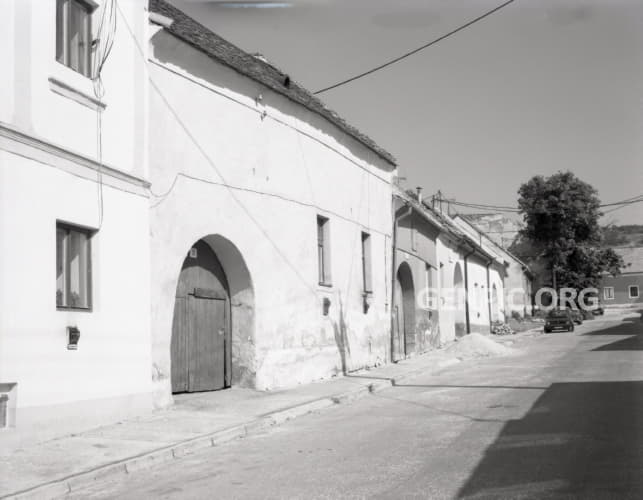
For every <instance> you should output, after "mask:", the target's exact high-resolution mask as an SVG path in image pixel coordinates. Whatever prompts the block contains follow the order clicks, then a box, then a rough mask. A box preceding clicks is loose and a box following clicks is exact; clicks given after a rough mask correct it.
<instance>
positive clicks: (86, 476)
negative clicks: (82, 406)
mask: <svg viewBox="0 0 643 500" xmlns="http://www.w3.org/2000/svg"><path fill="white" fill-rule="evenodd" d="M452 364H455V361H454V360H449V359H447V360H445V361H443V362H438V363H437V365H436V366H433V367H432V368H431V370H430V371H431V372H432V371H434V370H436V369H442V368H445V367H447V366H450V365H452ZM426 372H427V369H426V368H424V369H416V370H410V371H408V372H406V373H402V374H400V375H397V376H393V377H390V378H386V379H383V380H378V381H376V382H372V383H370V384H368V385H363V386H358V387H357V388H356V389H354V390H350V391H346V392H343V393H340V394H338V395H335V396H329V397H324V398H320V399H316V400H313V401H309V402H306V403H302V404H300V405H296V406H293V407H291V408H286V409H283V410H277V411H275V412H273V413H268V414H266V415H263V416H260V417H258V418H257V419H255V420H252V421H249V422H246V423H243V424H239V425H236V426H234V427H229V428H227V429H223V430H219V431H216V432H213V433H210V434H205V435H203V436H199V437H197V438H192V439H189V440H186V441H181V442H179V443H175V444H173V445H170V446H167V447H165V448H160V449H156V450H153V451H150V452H148V453H144V454H142V455H138V456H135V457H129V458H125V459H122V460H119V461H116V462H111V463H108V464H105V465H101V466H98V467H96V468H95V469H92V470H90V471H84V472H79V473H76V474H72V475H70V476H68V477H66V478H63V479H59V480H54V481H52V482H49V483H46V484H42V485H39V486H35V487H33V488H29V489H27V490H22V491H19V492H15V493H9V494H8V495H5V496H2V497H0V498H2V499H5V500H9V499H12V500H32V499H34V500H35V499H38V500H43V499H57V498H61V497H64V496H65V495H67V494H69V493H72V492H75V491H78V490H80V489H83V488H86V487H88V486H91V485H93V484H94V483H96V482H97V481H102V480H105V479H113V478H116V477H118V476H120V475H128V474H132V473H134V472H136V471H139V470H144V469H149V468H151V467H155V466H157V465H160V464H163V463H168V462H171V461H172V460H176V459H179V458H182V457H185V456H188V455H191V454H194V453H196V452H198V451H200V450H204V449H207V448H210V447H214V446H218V445H222V444H225V443H228V442H230V441H234V440H235V439H242V438H244V437H247V436H251V435H254V434H258V433H260V432H262V431H265V430H266V429H269V428H271V427H274V426H278V425H281V424H283V423H284V422H287V421H288V420H293V419H295V418H298V417H301V416H304V415H307V414H309V413H312V412H315V411H320V410H324V409H327V408H331V407H333V406H336V405H338V404H347V403H352V402H354V401H357V400H359V399H362V398H364V397H366V396H368V395H369V394H371V393H375V392H379V391H381V390H384V389H388V388H390V387H394V386H395V385H397V384H398V383H399V382H402V381H403V380H406V379H409V378H413V377H416V376H418V375H421V374H423V373H426Z"/></svg>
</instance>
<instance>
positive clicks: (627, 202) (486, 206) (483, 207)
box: [442, 194, 643, 212]
mask: <svg viewBox="0 0 643 500" xmlns="http://www.w3.org/2000/svg"><path fill="white" fill-rule="evenodd" d="M442 200H443V201H445V202H447V203H450V204H452V205H457V206H462V207H467V208H475V209H479V210H497V211H498V212H520V208H519V207H508V206H503V205H490V204H485V203H467V202H462V201H456V200H449V199H445V198H443V199H442ZM641 202H643V194H640V195H638V196H633V197H632V198H627V199H625V200H620V201H615V202H612V203H603V204H601V205H599V208H603V207H618V208H623V207H625V206H627V205H632V204H634V203H641Z"/></svg>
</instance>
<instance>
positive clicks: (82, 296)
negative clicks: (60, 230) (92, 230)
mask: <svg viewBox="0 0 643 500" xmlns="http://www.w3.org/2000/svg"><path fill="white" fill-rule="evenodd" d="M68 239H69V244H68V253H69V256H68V259H69V278H68V279H69V297H68V301H67V302H68V303H67V305H68V306H69V307H83V308H86V307H89V300H88V293H87V292H88V279H87V274H88V273H87V269H88V268H87V264H88V251H87V250H88V248H87V247H88V244H87V235H86V234H84V233H80V232H77V231H70V233H69V236H68Z"/></svg>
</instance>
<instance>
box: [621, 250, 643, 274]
mask: <svg viewBox="0 0 643 500" xmlns="http://www.w3.org/2000/svg"><path fill="white" fill-rule="evenodd" d="M614 251H615V252H616V253H617V254H619V255H620V256H621V257H623V262H625V265H626V266H627V267H625V268H624V269H622V272H624V273H641V272H643V247H616V248H614ZM628 264H629V265H628Z"/></svg>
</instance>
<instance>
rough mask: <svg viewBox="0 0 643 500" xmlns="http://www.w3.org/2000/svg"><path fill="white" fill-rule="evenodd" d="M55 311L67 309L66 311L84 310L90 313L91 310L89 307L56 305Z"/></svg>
mask: <svg viewBox="0 0 643 500" xmlns="http://www.w3.org/2000/svg"><path fill="white" fill-rule="evenodd" d="M56 311H67V312H70V311H71V312H86V313H90V312H92V308H91V307H63V306H56Z"/></svg>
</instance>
